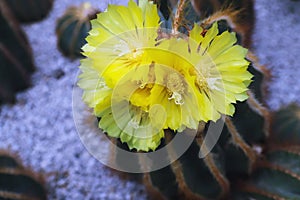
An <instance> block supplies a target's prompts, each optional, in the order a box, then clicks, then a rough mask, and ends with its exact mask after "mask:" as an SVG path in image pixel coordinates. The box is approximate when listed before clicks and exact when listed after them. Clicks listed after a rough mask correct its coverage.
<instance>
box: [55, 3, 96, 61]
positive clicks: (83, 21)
mask: <svg viewBox="0 0 300 200" xmlns="http://www.w3.org/2000/svg"><path fill="white" fill-rule="evenodd" d="M97 13H99V11H98V10H97V9H94V8H93V7H92V6H91V5H90V4H89V3H84V4H82V5H80V6H79V7H70V8H68V9H67V10H66V12H65V13H64V14H63V16H62V17H60V18H59V19H58V20H57V24H56V35H57V45H58V48H59V49H60V51H61V52H62V53H63V54H64V55H65V56H67V57H70V58H77V57H81V47H82V46H83V45H84V44H85V43H86V41H85V38H86V37H87V35H88V32H89V31H90V29H91V24H90V20H91V19H94V18H95V17H96V14H97Z"/></svg>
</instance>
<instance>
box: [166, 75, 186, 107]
mask: <svg viewBox="0 0 300 200" xmlns="http://www.w3.org/2000/svg"><path fill="white" fill-rule="evenodd" d="M167 88H168V90H169V92H170V95H171V97H169V98H168V99H169V100H172V99H174V101H175V104H177V105H182V104H184V101H183V98H182V95H183V93H184V84H183V81H182V78H181V77H180V76H179V75H178V73H172V74H170V75H169V76H168V77H167Z"/></svg>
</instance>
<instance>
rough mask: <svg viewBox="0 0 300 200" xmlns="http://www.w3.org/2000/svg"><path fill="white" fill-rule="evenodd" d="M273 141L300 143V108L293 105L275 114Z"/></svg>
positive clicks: (273, 118)
mask: <svg viewBox="0 0 300 200" xmlns="http://www.w3.org/2000/svg"><path fill="white" fill-rule="evenodd" d="M272 120H273V126H272V134H273V135H272V139H273V140H274V143H285V144H299V143H300V108H299V106H298V105H297V104H291V105H289V106H287V107H284V108H282V109H280V110H279V111H278V112H276V113H274V115H273V117H272Z"/></svg>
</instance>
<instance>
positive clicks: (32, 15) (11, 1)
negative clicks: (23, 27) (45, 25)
mask: <svg viewBox="0 0 300 200" xmlns="http://www.w3.org/2000/svg"><path fill="white" fill-rule="evenodd" d="M4 1H5V2H6V3H7V5H8V6H9V7H10V9H11V10H12V12H13V14H14V15H15V16H16V18H17V19H18V20H19V21H20V22H24V23H30V22H36V21H39V20H42V19H44V18H45V17H46V16H47V15H48V13H49V12H50V10H51V8H52V5H53V0H22V1H20V0H4Z"/></svg>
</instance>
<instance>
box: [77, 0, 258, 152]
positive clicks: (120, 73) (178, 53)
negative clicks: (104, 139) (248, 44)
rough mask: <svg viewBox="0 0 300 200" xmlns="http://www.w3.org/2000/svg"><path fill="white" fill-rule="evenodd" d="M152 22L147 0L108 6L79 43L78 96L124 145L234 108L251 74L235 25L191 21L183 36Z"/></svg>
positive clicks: (151, 142) (150, 144)
mask: <svg viewBox="0 0 300 200" xmlns="http://www.w3.org/2000/svg"><path fill="white" fill-rule="evenodd" d="M159 26H160V23H159V16H158V13H157V7H156V5H154V4H152V3H151V2H148V1H147V0H140V1H139V6H138V5H137V4H136V3H134V2H133V1H129V3H128V6H127V7H125V6H109V7H108V9H107V11H106V12H104V13H101V14H99V15H98V18H97V19H96V20H93V21H92V30H91V31H90V35H89V36H88V37H87V41H88V43H87V44H86V45H85V46H84V47H83V51H84V55H85V56H86V57H87V58H86V59H84V60H82V62H81V67H80V68H81V71H82V74H81V75H80V76H79V78H80V81H79V83H78V84H79V86H80V87H81V88H82V89H83V90H84V93H83V99H84V101H85V102H86V103H87V104H88V106H89V107H91V108H93V109H94V113H95V115H96V116H97V117H99V118H100V122H99V127H100V128H101V129H103V130H104V131H105V132H106V133H107V134H108V135H109V136H111V137H116V138H120V140H121V141H122V142H126V143H127V144H128V146H129V148H130V149H133V148H135V149H137V150H142V151H149V150H155V149H156V148H157V147H158V145H159V144H160V140H161V138H163V137H164V129H172V130H174V131H182V130H184V129H185V128H191V129H196V128H197V126H198V124H199V122H200V121H205V122H207V121H209V120H213V121H216V120H218V119H219V118H220V116H221V114H225V115H233V113H234V106H233V104H234V103H236V101H243V100H245V99H247V94H246V91H247V87H248V85H249V83H250V82H251V77H252V75H251V74H250V73H249V72H248V71H247V67H248V64H249V62H248V61H247V60H245V56H246V53H247V50H246V49H244V48H242V47H241V46H239V45H236V37H235V34H234V33H229V32H223V33H221V34H220V33H219V31H218V27H217V23H215V24H213V25H212V27H211V28H210V29H209V30H205V31H204V30H203V29H202V28H201V27H200V26H199V25H197V24H195V25H194V28H193V29H192V30H191V31H190V33H189V36H178V35H176V36H174V35H170V37H168V38H161V37H160V36H159V34H158V33H159V32H160V31H161V30H160V28H159ZM158 38H160V39H159V40H158Z"/></svg>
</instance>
